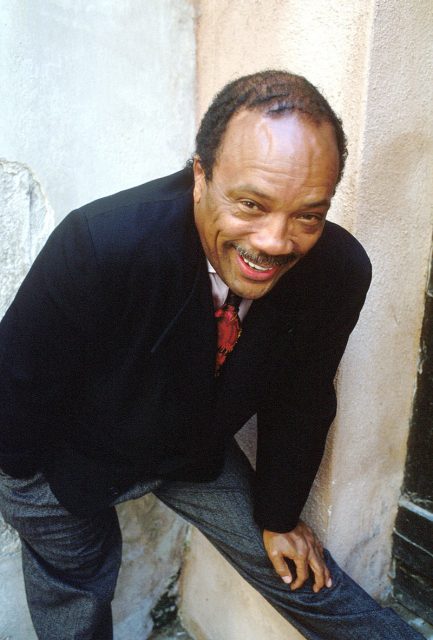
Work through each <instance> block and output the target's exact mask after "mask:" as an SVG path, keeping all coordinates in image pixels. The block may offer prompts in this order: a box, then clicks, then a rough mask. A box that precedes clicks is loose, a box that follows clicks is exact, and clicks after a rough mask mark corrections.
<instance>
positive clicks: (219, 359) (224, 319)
mask: <svg viewBox="0 0 433 640" xmlns="http://www.w3.org/2000/svg"><path fill="white" fill-rule="evenodd" d="M241 300H242V298H241V297H240V296H237V295H236V294H235V293H233V291H230V289H229V292H228V294H227V298H226V301H225V302H224V304H223V306H222V307H220V308H219V309H217V310H216V311H215V318H216V321H217V330H218V347H217V353H216V363H215V375H216V376H217V375H218V374H219V372H220V369H221V367H222V365H223V364H224V362H225V359H226V358H227V356H228V355H229V353H231V352H232V351H233V349H234V346H235V344H236V342H237V341H238V339H239V336H240V335H241V332H242V329H241V321H240V320H239V316H238V310H239V304H240V302H241Z"/></svg>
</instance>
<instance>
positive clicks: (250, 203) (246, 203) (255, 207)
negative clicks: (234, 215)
mask: <svg viewBox="0 0 433 640" xmlns="http://www.w3.org/2000/svg"><path fill="white" fill-rule="evenodd" d="M239 204H241V205H242V206H243V207H245V208H246V209H249V210H250V211H262V210H263V209H262V207H261V206H260V205H259V204H257V202H254V200H248V199H243V200H239Z"/></svg>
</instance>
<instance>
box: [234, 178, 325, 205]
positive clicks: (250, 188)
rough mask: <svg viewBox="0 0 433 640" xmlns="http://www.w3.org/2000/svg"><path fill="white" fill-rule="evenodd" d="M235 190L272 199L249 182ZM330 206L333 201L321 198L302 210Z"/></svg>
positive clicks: (262, 198) (268, 199) (264, 198)
mask: <svg viewBox="0 0 433 640" xmlns="http://www.w3.org/2000/svg"><path fill="white" fill-rule="evenodd" d="M235 191H244V192H246V193H248V194H249V195H252V196H255V197H256V198H260V199H261V200H267V201H268V202H270V201H271V200H272V198H271V197H270V196H269V195H268V194H266V193H263V192H262V191H259V190H258V189H256V188H255V187H253V186H251V185H249V184H242V185H239V186H238V187H235V188H234V189H233V192H235ZM330 206H331V201H330V200H328V199H327V198H324V199H323V200H319V201H318V202H309V203H307V204H306V205H305V206H304V207H302V208H301V210H302V211H303V210H305V209H317V208H318V207H330Z"/></svg>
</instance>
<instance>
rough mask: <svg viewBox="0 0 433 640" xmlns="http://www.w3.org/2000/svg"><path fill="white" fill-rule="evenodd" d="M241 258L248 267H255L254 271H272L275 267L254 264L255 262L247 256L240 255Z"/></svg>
mask: <svg viewBox="0 0 433 640" xmlns="http://www.w3.org/2000/svg"><path fill="white" fill-rule="evenodd" d="M241 258H242V260H243V261H244V262H246V263H247V265H248V266H249V267H251V269H255V270H256V271H262V272H263V271H273V270H274V268H275V267H261V266H260V265H258V264H256V263H255V262H251V260H247V258H245V256H242V255H241Z"/></svg>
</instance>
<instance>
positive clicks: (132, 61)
mask: <svg viewBox="0 0 433 640" xmlns="http://www.w3.org/2000/svg"><path fill="white" fill-rule="evenodd" d="M0 25H1V38H0V104H1V105H2V113H1V118H0V157H4V158H7V159H8V160H15V161H18V162H22V163H25V164H28V165H30V166H31V168H32V169H33V171H35V172H36V174H37V175H38V176H39V179H40V181H41V183H42V184H43V185H44V188H45V190H46V193H47V196H48V199H49V201H50V202H51V204H52V206H53V208H54V210H55V212H56V216H57V219H60V218H61V217H63V216H64V215H65V214H66V213H67V212H68V211H69V210H71V209H72V208H74V207H77V206H79V205H82V204H84V203H86V202H88V201H89V200H91V199H95V198H96V197H100V196H104V195H108V194H109V193H113V192H115V191H118V190H120V189H124V188H126V187H130V186H134V185H135V184H140V183H141V182H144V181H145V180H147V179H149V178H152V177H160V176H161V175H165V174H167V173H170V172H172V171H176V170H178V169H179V168H180V167H181V166H182V164H183V162H184V160H185V159H186V158H187V157H188V155H189V154H190V153H191V151H192V138H193V134H194V115H193V114H194V113H195V105H194V86H195V85H194V82H195V43H194V23H193V7H192V5H191V3H190V2H189V1H188V0H146V1H145V2H136V1H135V0H121V2H115V1H114V0H97V1H96V2H88V1H87V0H43V2H23V1H20V0H6V2H2V3H1V4H0Z"/></svg>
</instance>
